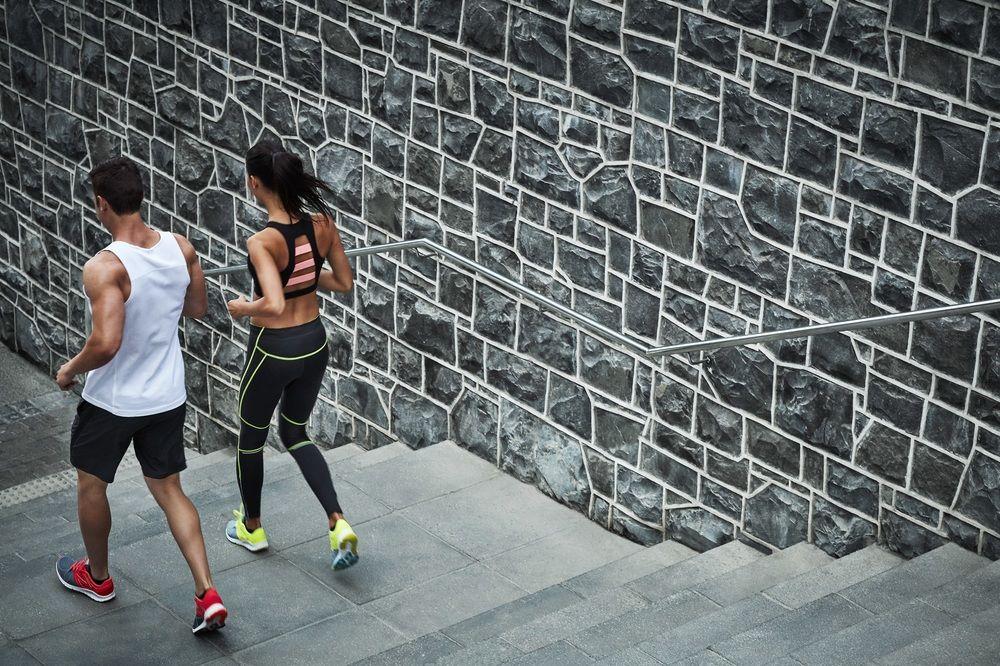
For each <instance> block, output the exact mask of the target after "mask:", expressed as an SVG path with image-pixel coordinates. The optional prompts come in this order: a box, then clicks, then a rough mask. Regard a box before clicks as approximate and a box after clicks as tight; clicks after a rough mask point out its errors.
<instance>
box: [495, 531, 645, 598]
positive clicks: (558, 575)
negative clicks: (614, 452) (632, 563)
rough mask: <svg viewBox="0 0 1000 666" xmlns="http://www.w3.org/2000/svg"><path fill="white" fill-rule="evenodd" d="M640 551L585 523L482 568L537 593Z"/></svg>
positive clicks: (545, 538) (513, 551) (619, 538)
mask: <svg viewBox="0 0 1000 666" xmlns="http://www.w3.org/2000/svg"><path fill="white" fill-rule="evenodd" d="M640 550H642V546H640V545H638V544H635V543H632V542H631V541H627V540H625V539H622V538H621V537H619V536H617V535H615V534H612V533H611V532H608V531H607V530H605V529H604V528H602V527H600V526H599V525H597V524H596V523H593V522H591V521H589V520H586V521H584V522H583V523H581V524H579V525H578V526H575V527H573V528H571V529H568V530H563V531H561V532H556V533H555V534H550V535H549V536H547V537H543V538H541V539H539V540H537V541H532V542H531V543H528V544H525V545H523V546H521V547H520V548H515V549H513V550H511V551H508V552H506V553H503V554H501V555H498V556H496V557H493V558H491V559H490V560H487V561H486V565H487V566H489V567H490V568H491V569H493V570H494V571H497V572H498V573H500V574H501V575H504V576H506V577H507V578H509V579H511V580H513V581H516V582H517V584H518V585H519V586H520V587H523V588H524V589H526V590H528V591H529V592H537V591H538V590H541V589H544V588H546V587H549V586H551V585H555V584H556V583H561V582H563V581H564V580H567V579H569V578H572V577H574V576H576V575H578V574H582V573H585V572H587V571H590V570H591V569H593V568H594V567H598V566H601V565H603V564H607V563H608V562H611V561H613V560H617V559H619V558H621V557H623V556H625V555H628V554H631V553H635V552H637V551H640Z"/></svg>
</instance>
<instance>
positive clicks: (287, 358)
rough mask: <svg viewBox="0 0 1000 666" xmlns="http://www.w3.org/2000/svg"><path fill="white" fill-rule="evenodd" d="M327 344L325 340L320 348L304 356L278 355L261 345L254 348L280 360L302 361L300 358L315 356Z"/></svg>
mask: <svg viewBox="0 0 1000 666" xmlns="http://www.w3.org/2000/svg"><path fill="white" fill-rule="evenodd" d="M326 344H327V343H325V342H324V343H323V346H322V347H320V348H319V349H317V350H316V351H314V352H309V353H308V354H303V355H302V356H278V355H277V354H272V353H270V352H266V351H264V350H263V349H261V348H260V347H256V346H255V347H254V348H255V349H256V350H257V351H259V352H260V353H261V354H263V355H264V356H269V357H270V358H276V359H278V360H279V361H300V360H302V359H304V358H309V357H310V356H315V355H316V354H318V353H320V352H321V351H323V350H324V349H326Z"/></svg>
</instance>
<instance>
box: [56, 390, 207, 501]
mask: <svg viewBox="0 0 1000 666" xmlns="http://www.w3.org/2000/svg"><path fill="white" fill-rule="evenodd" d="M186 409H187V406H186V405H181V406H180V407H177V408H175V409H171V410H170V411H168V412H161V413H159V414H150V415H149V416H116V415H115V414H112V413H111V412H109V411H107V410H106V409H101V408H100V407H97V406H96V405H92V404H90V403H89V402H87V401H86V400H81V401H80V405H79V406H78V407H77V408H76V418H75V419H74V420H73V430H72V433H71V434H70V440H69V441H70V443H69V459H70V462H72V463H73V467H76V468H77V469H79V470H83V471H84V472H88V473H90V474H93V475H94V476H96V477H97V478H99V479H100V480H102V481H104V482H105V483H111V482H112V481H114V480H115V472H116V471H117V470H118V465H119V464H120V463H121V461H122V458H123V457H124V456H125V452H126V451H127V450H128V445H129V444H133V443H134V444H135V457H136V458H138V459H139V466H140V467H142V473H143V474H144V475H145V476H148V477H150V478H152V479H163V478H166V477H168V476H170V475H171V474H176V473H177V472H180V471H181V470H183V469H184V468H186V467H187V462H186V461H185V460H184V413H185V411H186Z"/></svg>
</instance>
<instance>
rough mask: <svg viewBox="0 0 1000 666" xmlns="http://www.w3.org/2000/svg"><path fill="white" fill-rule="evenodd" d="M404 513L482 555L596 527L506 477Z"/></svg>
mask: <svg viewBox="0 0 1000 666" xmlns="http://www.w3.org/2000/svg"><path fill="white" fill-rule="evenodd" d="M463 455H465V456H471V455H472V454H470V453H464V454H463ZM402 513H403V515H405V516H406V517H407V518H409V519H410V520H412V521H413V522H415V523H417V524H418V525H421V526H423V527H424V528H425V529H427V530H428V531H430V532H433V533H434V534H437V535H439V536H440V537H441V538H442V539H444V540H445V541H447V542H449V543H451V544H453V545H454V546H455V547H456V548H458V549H459V550H461V551H463V552H465V553H468V554H469V555H470V556H472V557H474V558H476V559H485V558H488V557H490V556H493V555H497V554H500V553H505V552H507V551H509V550H511V549H512V548H517V547H518V546H521V545H524V544H526V543H530V542H533V541H537V540H538V539H541V538H542V537H545V536H548V535H550V534H554V533H556V532H560V531H563V530H567V529H571V528H574V529H579V528H582V527H584V525H585V524H588V523H589V524H591V525H593V523H591V522H590V521H589V520H587V519H586V518H584V517H583V516H582V515H580V514H579V513H577V512H576V511H573V510H572V509H569V508H567V507H564V506H562V505H560V504H558V503H557V502H553V501H552V500H551V499H550V498H548V497H546V496H545V495H543V494H542V493H540V492H539V491H538V489H537V488H534V487H533V486H529V485H527V484H525V483H521V482H520V481H517V480H516V479H513V478H511V477H509V476H506V475H500V476H491V477H490V478H489V479H487V480H484V481H482V482H480V483H476V484H474V485H471V486H468V487H466V488H463V489H461V490H458V491H456V492H453V493H450V494H447V495H444V496H442V497H438V498H435V499H430V500H429V501H425V502H421V503H419V504H416V505H414V506H410V507H407V508H406V509H403V510H402ZM619 540H620V539H619Z"/></svg>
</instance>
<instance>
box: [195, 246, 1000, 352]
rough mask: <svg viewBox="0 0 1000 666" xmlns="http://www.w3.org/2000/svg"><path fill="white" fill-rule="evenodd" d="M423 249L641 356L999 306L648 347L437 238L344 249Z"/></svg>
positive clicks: (354, 253) (993, 302)
mask: <svg viewBox="0 0 1000 666" xmlns="http://www.w3.org/2000/svg"><path fill="white" fill-rule="evenodd" d="M413 249H419V250H427V251H429V252H433V253H434V254H437V255H439V256H442V257H445V258H447V259H449V260H450V261H452V262H454V263H456V264H459V265H461V266H464V267H466V268H468V269H470V270H472V271H474V272H475V273H477V274H479V275H481V276H483V277H485V278H486V279H487V280H489V281H490V282H492V283H494V284H497V285H499V286H502V287H505V288H507V289H510V290H511V291H515V292H517V293H518V294H520V295H521V296H523V297H525V298H527V299H528V300H530V301H533V302H534V303H536V304H538V305H540V306H542V307H543V308H545V309H548V310H552V311H554V312H556V313H558V314H560V315H562V316H563V317H566V318H567V319H570V320H572V321H574V322H576V323H577V324H578V325H579V326H580V327H581V328H584V329H586V330H588V331H590V332H591V333H596V334H598V335H600V336H601V337H603V338H605V339H607V340H610V341H612V342H615V343H617V344H619V345H621V346H623V347H626V348H627V349H630V350H631V351H633V352H636V353H638V354H641V355H643V356H646V357H647V358H661V357H664V356H676V355H680V354H691V353H695V352H703V351H716V350H719V349H726V348H729V347H740V346H744V345H752V344H759V343H763V342H775V341H778V340H792V339H795V338H806V337H812V336H815V335H826V334H828V333H840V332H843V331H856V330H859V329H866V328H880V327H883V326H892V325H894V324H905V323H908V322H914V321H924V320H927V319H940V318H943V317H952V316H956V315H964V314H973V313H976V312H988V311H991V310H1000V298H993V299H988V300H984V301H974V302H972V303H959V304H957V305H943V306H938V307H933V308H925V309H922V310H911V311H908V312H895V313H892V314H885V315H876V316H874V317H862V318H860V319H849V320H846V321H838V322H830V323H827V324H811V325H809V326H799V327H797V328H786V329H783V330H778V331H764V332H762V333H752V334H749V335H736V336H732V337H728V338H713V339H710V340H699V341H697V342H684V343H680V344H674V345H667V346H660V347H651V346H649V345H646V344H644V343H643V342H642V341H641V340H637V339H636V338H633V337H630V336H627V335H624V334H622V333H620V332H619V331H616V330H614V329H613V328H609V327H608V326H605V325H604V324H602V323H601V322H599V321H597V320H596V319H592V318H591V317H588V316H586V315H582V314H580V313H579V312H576V311H575V310H573V309H572V308H570V307H567V306H565V305H563V304H562V303H558V302H556V301H554V300H552V299H551V298H549V297H548V296H544V295H542V294H539V293H538V292H536V291H533V290H531V289H528V288H527V287H526V286H524V285H523V284H521V283H520V282H516V281H514V280H511V279H510V278H508V277H507V276H505V275H501V274H500V273H497V272H496V271H494V270H493V269H491V268H488V267H486V266H484V265H483V264H481V263H479V262H477V261H474V260H472V259H469V258H468V257H465V256H463V255H461V254H459V253H458V252H455V251H454V250H451V249H449V248H447V247H445V246H443V245H441V244H439V243H436V242H434V241H432V240H428V239H426V238H416V239H413V240H405V241H397V242H394V243H384V244H381V245H367V246H364V247H359V248H353V249H350V250H347V256H348V257H361V256H365V255H369V254H384V253H388V252H400V251H403V250H413ZM244 268H245V266H244V265H243V264H237V265H234V266H223V267H221V268H210V269H208V270H206V271H205V275H206V276H214V275H225V274H227V273H235V272H237V271H240V270H243V269H244Z"/></svg>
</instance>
